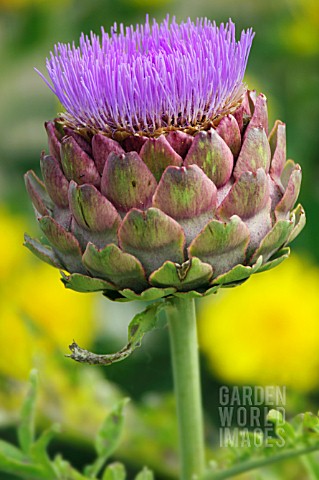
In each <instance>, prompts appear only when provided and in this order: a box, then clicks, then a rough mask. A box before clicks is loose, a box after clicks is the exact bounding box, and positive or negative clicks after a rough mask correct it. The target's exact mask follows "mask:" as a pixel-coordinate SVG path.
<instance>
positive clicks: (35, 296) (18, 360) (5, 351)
mask: <svg viewBox="0 0 319 480" xmlns="http://www.w3.org/2000/svg"><path fill="white" fill-rule="evenodd" d="M0 225H1V232H0V251H1V260H0V319H1V321H0V352H1V355H0V374H3V375H8V376H9V377H11V378H14V379H19V380H25V379H27V378H28V374H29V371H30V369H31V368H32V366H34V364H36V362H37V357H41V355H46V356H50V355H52V354H53V353H54V352H55V351H56V350H60V349H61V350H64V351H66V350H67V346H68V344H69V343H70V342H71V341H72V339H73V337H74V336H75V337H76V339H77V340H78V342H79V343H80V344H83V345H90V343H91V341H92V328H93V325H92V317H93V310H94V295H84V294H83V295H81V294H77V293H75V292H73V291H68V290H66V289H65V288H64V287H63V285H62V283H61V282H60V281H59V273H58V271H57V270H55V269H53V268H52V267H50V266H49V265H46V264H44V263H42V262H40V261H38V260H37V259H34V258H33V257H32V255H30V253H29V252H28V251H27V249H25V248H23V246H22V242H23V233H24V231H25V230H27V228H26V225H25V221H24V220H23V219H22V218H21V217H18V216H15V215H12V214H10V213H9V212H8V211H6V210H4V208H2V209H1V208H0ZM60 355H61V357H62V352H60Z"/></svg>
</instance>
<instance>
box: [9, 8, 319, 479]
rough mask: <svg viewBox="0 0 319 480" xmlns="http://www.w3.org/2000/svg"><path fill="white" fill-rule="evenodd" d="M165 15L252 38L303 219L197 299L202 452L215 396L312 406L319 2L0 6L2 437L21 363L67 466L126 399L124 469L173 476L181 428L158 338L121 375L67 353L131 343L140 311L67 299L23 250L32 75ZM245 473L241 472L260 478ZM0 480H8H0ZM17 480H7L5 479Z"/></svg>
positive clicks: (36, 107) (252, 69)
mask: <svg viewBox="0 0 319 480" xmlns="http://www.w3.org/2000/svg"><path fill="white" fill-rule="evenodd" d="M146 13H149V14H150V16H151V17H152V16H154V17H156V18H157V19H158V20H161V19H162V18H163V17H164V16H165V15H166V13H170V14H171V15H176V17H177V19H178V20H182V19H186V18H187V17H188V16H190V17H191V18H193V19H194V18H196V17H197V16H207V17H209V18H210V19H215V20H216V22H217V23H219V22H221V21H227V20H228V18H229V17H231V18H232V20H233V21H234V22H235V23H236V25H237V29H238V32H239V31H240V30H241V29H242V28H246V27H250V26H252V27H253V29H254V31H255V32H256V37H255V39H254V43H253V47H252V51H251V55H250V60H249V63H248V68H247V74H246V82H247V84H248V86H249V88H251V89H256V90H257V91H262V92H264V93H265V94H266V95H267V97H268V102H269V110H270V122H271V123H273V121H274V120H275V119H276V118H280V119H281V120H282V121H284V122H286V123H287V140H288V157H290V158H293V159H294V160H295V161H297V162H299V163H300V164H301V165H302V169H303V174H304V177H303V186H302V192H301V201H302V203H303V205H304V207H305V210H306V213H307V217H308V223H307V227H306V229H305V230H304V232H303V233H302V234H301V235H300V237H298V239H297V240H296V241H295V243H294V245H293V256H292V259H291V260H288V261H287V262H286V264H283V265H281V266H280V267H278V269H275V270H274V271H271V272H268V273H265V274H263V275H262V276H258V275H256V276H255V278H252V279H251V280H249V282H247V283H246V284H245V285H244V286H242V287H240V288H238V289H236V290H232V291H227V292H222V293H219V294H218V295H217V296H213V298H210V299H208V300H205V301H202V302H200V303H199V304H198V305H197V307H198V313H199V335H200V343H201V354H202V377H203V395H204V405H205V415H206V433H207V439H208V445H209V447H208V448H209V450H214V451H215V454H217V455H221V452H220V451H219V449H218V437H217V429H218V427H219V419H218V413H217V409H218V387H219V386H221V385H227V384H229V385H277V386H282V385H286V386H287V405H286V413H287V415H288V416H289V415H294V414H297V413H298V412H300V411H306V410H311V411H314V412H316V411H317V410H318V405H319V266H318V264H319V248H318V245H319V214H318V212H319V181H318V179H319V158H318V151H319V133H318V132H319V130H318V129H319V96H318V91H319V68H318V65H319V5H318V2H317V0H285V1H281V2H278V1H277V0H268V1H267V2H262V1H258V0H242V1H241V2H237V1H235V0H215V1H214V2H209V1H208V0H197V2H194V1H193V0H184V1H180V0H176V1H165V0H160V1H159V0H153V1H149V0H133V1H132V0H117V1H116V2H115V1H114V0H90V1H84V0H55V2H47V1H44V0H43V1H41V0H37V1H36V0H33V1H32V0H0V62H1V74H0V91H1V95H0V105H1V108H0V127H1V136H0V138H1V140H0V219H1V222H0V232H1V233H0V248H1V259H0V385H1V392H0V428H1V431H0V436H1V437H2V438H7V439H10V440H12V441H15V434H14V429H13V427H14V425H15V423H16V422H17V420H18V416H17V412H18V408H19V406H20V404H21V401H22V396H23V394H24V392H25V386H26V384H25V382H26V379H27V377H28V372H29V370H30V368H31V367H32V366H35V367H37V368H38V370H39V374H40V381H41V384H40V390H41V392H42V393H41V398H40V402H39V410H40V423H39V425H40V426H44V425H46V424H47V423H48V422H51V421H58V422H60V423H61V424H62V433H61V435H60V436H59V437H58V440H57V441H56V442H55V443H54V444H53V447H52V453H53V452H56V451H61V450H62V451H63V453H64V455H65V456H66V457H67V458H68V459H70V460H71V461H72V462H73V463H74V464H75V465H76V466H81V465H82V464H83V463H85V461H86V460H89V459H91V458H92V457H93V449H92V445H91V443H90V440H91V439H92V438H93V435H94V433H95V432H96V430H97V428H98V425H99V424H100V422H101V421H102V419H103V418H104V416H105V414H106V413H107V412H108V410H109V409H110V407H111V405H112V404H113V403H114V401H115V399H117V398H118V397H120V396H122V395H129V396H130V397H131V398H132V400H133V401H132V402H131V404H130V407H129V409H128V419H127V427H126V433H125V438H124V439H123V442H122V445H121V447H120V449H119V451H118V454H117V457H116V458H119V459H123V460H124V461H125V462H126V464H127V465H128V468H129V471H130V472H132V473H134V472H135V471H137V470H138V469H139V468H140V467H141V466H143V465H145V464H146V465H148V466H149V467H151V468H153V469H154V470H155V472H156V475H157V478H159V479H169V478H173V477H174V474H175V473H176V470H177V462H176V430H175V413H174V399H173V395H172V393H171V392H172V378H171V370H170V359H169V348H168V347H169V345H168V338H167V331H166V330H158V331H155V332H153V333H152V334H150V335H149V337H148V338H147V339H146V341H145V342H144V345H143V347H142V348H141V349H140V350H139V351H137V352H136V353H135V354H134V355H133V356H132V357H131V358H129V359H128V360H126V361H125V362H124V363H122V364H117V365H112V366H111V367H108V368H107V369H104V370H102V369H101V370H99V369H98V368H86V367H83V366H79V365H77V364H74V363H72V362H71V361H70V360H67V359H66V358H64V356H63V353H66V351H67V345H68V344H69V343H70V342H71V341H72V339H73V337H74V338H75V339H76V340H77V341H78V342H79V344H80V345H82V346H84V347H89V348H91V349H94V350H95V351H97V352H107V351H110V352H111V351H114V350H116V348H120V347H121V346H122V345H123V344H124V342H125V339H126V328H127V324H128V322H129V320H130V319H131V318H132V316H133V315H134V314H135V313H136V312H137V311H139V310H141V309H142V308H143V306H142V305H138V304H126V305H118V304H113V303H111V302H110V301H108V300H106V299H104V298H103V297H102V296H98V295H85V294H83V295H81V294H76V293H74V292H70V291H66V290H65V289H64V287H63V286H62V284H61V283H60V282H59V273H58V271H55V270H54V269H52V268H51V267H49V266H46V265H44V264H42V263H41V262H40V261H37V260H36V259H35V258H32V256H31V255H30V254H29V253H28V252H27V251H25V250H24V249H23V248H22V241H23V233H24V231H28V232H29V233H35V234H37V233H38V231H37V226H36V222H35V220H34V218H33V212H32V208H31V206H30V203H29V201H28V199H27V195H26V193H25V190H24V185H23V173H24V172H25V171H26V170H28V169H30V168H33V169H34V170H35V171H36V172H39V156H40V152H41V151H42V150H44V149H46V134H45V131H44V128H43V123H44V121H45V120H49V119H52V118H53V117H54V116H55V115H56V113H57V109H58V104H57V101H56V99H55V98H54V96H53V94H52V93H51V92H50V90H49V89H48V88H47V87H46V86H45V84H44V83H43V82H42V80H41V79H40V78H39V77H38V75H37V74H36V73H35V72H34V70H33V67H37V68H38V69H40V70H41V71H42V72H45V58H46V56H47V55H48V54H49V51H50V50H51V49H52V48H53V45H54V43H56V42H59V41H62V42H72V41H73V40H75V41H77V39H78V38H79V36H80V34H81V32H85V33H89V32H90V30H93V31H95V32H98V31H99V28H100V26H101V25H103V26H104V28H105V29H106V30H107V29H108V28H109V27H110V26H111V24H112V23H113V22H114V21H117V22H124V23H126V24H127V23H128V24H131V23H133V24H135V23H140V22H143V21H144V19H145V14H146ZM255 475H256V474H252V475H246V477H242V478H247V479H250V478H251V479H255V478H257V477H256V476H255ZM0 478H1V479H9V477H5V476H4V475H2V474H0ZM10 478H14V477H10ZM258 478H271V479H276V478H278V479H282V478H284V479H288V480H294V479H298V480H301V479H303V478H307V476H306V474H305V472H304V470H303V466H302V464H299V463H298V461H295V462H286V463H285V464H284V465H281V466H280V467H276V468H275V467H273V468H271V469H270V468H269V469H268V470H267V471H265V472H264V474H263V475H262V476H261V477H258Z"/></svg>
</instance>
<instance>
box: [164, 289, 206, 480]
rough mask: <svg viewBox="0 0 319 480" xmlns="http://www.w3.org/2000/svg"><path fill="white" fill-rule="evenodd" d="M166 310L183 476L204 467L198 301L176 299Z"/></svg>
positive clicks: (184, 478)
mask: <svg viewBox="0 0 319 480" xmlns="http://www.w3.org/2000/svg"><path fill="white" fill-rule="evenodd" d="M170 303H171V307H170V308H168V309H167V316H168V321H169V332H170V343H171V355H172V365H173V377H174V389H175V396H176V407H177V418H178V428H179V444H180V445H179V446H180V459H181V479H182V480H191V479H192V478H193V476H194V475H196V476H198V477H199V476H201V475H203V474H204V470H205V457H204V433H203V412H202V402H201V387H200V372H199V357H198V343H197V326H196V313H195V304H194V300H193V299H181V298H175V299H173V300H170Z"/></svg>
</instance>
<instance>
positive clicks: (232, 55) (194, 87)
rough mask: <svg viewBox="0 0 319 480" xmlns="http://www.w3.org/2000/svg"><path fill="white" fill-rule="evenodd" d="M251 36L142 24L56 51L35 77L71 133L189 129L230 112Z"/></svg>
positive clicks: (204, 26) (225, 29) (210, 26)
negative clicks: (57, 105)
mask: <svg viewBox="0 0 319 480" xmlns="http://www.w3.org/2000/svg"><path fill="white" fill-rule="evenodd" d="M253 37H254V34H253V32H252V30H251V29H248V30H247V31H243V32H242V33H241V37H240V40H239V41H238V42H236V39H235V25H234V24H233V23H232V22H231V21H229V22H228V23H227V24H226V25H224V24H221V25H220V26H219V27H217V26H216V24H215V23H212V22H210V21H209V20H207V19H197V20H196V22H195V23H194V22H192V21H191V20H190V19H188V20H187V21H186V22H185V23H181V24H177V23H176V21H175V18H173V19H172V21H171V22H170V21H169V17H167V18H166V19H165V20H164V21H163V22H162V23H161V24H158V23H157V22H156V21H155V20H153V22H152V24H150V23H149V20H148V18H146V22H145V25H137V26H136V28H135V29H134V28H133V26H131V27H124V26H123V24H121V25H120V26H119V28H118V27H117V25H116V24H114V26H113V28H112V29H111V33H110V34H108V33H106V32H105V31H104V30H103V28H102V35H101V37H98V36H97V35H95V34H93V33H91V35H90V37H88V36H85V35H84V34H82V36H81V38H80V45H79V47H76V46H75V45H74V44H72V45H70V44H67V45H66V44H60V43H59V44H57V45H56V46H55V48H54V53H52V52H51V56H50V58H48V59H47V62H46V66H47V71H48V74H49V77H50V80H51V83H52V84H50V83H49V81H48V80H47V79H45V78H44V76H43V75H42V74H41V73H40V72H39V73H40V75H41V77H42V78H43V79H44V81H45V82H46V83H47V85H48V86H49V87H50V88H51V90H52V91H53V92H54V93H55V95H56V96H57V97H58V98H59V100H60V102H61V103H62V105H63V106H64V107H65V110H66V113H65V114H64V115H63V116H64V118H65V119H66V120H67V121H68V122H70V123H71V125H73V126H84V127H89V128H91V129H93V130H94V129H96V130H102V131H110V130H111V131H112V130H117V129H123V128H124V129H125V130H128V131H130V132H136V131H144V132H153V131H154V130H156V129H158V128H162V127H168V126H178V127H186V126H196V125H198V124H203V123H205V122H209V121H211V120H213V119H214V118H216V117H218V116H219V115H221V114H225V112H229V111H232V107H233V108H234V107H237V106H238V102H239V101H240V100H241V97H242V95H243V93H244V91H245V88H244V85H243V76H244V73H245V68H246V64H247V60H248V55H249V51H250V47H251V43H252V39H253Z"/></svg>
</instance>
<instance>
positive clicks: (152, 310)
mask: <svg viewBox="0 0 319 480" xmlns="http://www.w3.org/2000/svg"><path fill="white" fill-rule="evenodd" d="M163 308H166V304H165V303H164V302H157V303H153V304H151V305H149V306H148V307H146V309H145V310H144V311H143V312H140V313H138V314H137V315H135V317H134V318H133V320H132V321H131V323H130V324H129V327H128V343H127V344H126V345H125V347H124V348H122V350H120V351H119V352H116V353H110V354H104V355H98V354H96V353H93V352H90V351H88V350H85V349H83V348H81V347H79V345H78V344H77V343H76V342H73V343H72V344H71V345H70V346H69V348H70V350H71V352H72V353H71V355H66V356H67V357H69V358H72V359H73V360H75V361H76V362H80V363H88V364H90V365H111V364H112V363H115V362H120V361H121V360H124V359H125V358H127V357H129V356H130V355H131V353H133V352H134V350H135V349H136V348H138V347H140V345H141V342H142V339H143V337H144V335H145V334H146V333H148V332H150V331H151V330H153V329H154V328H155V327H156V324H157V318H158V314H159V313H160V311H161V310H162V309H163Z"/></svg>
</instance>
